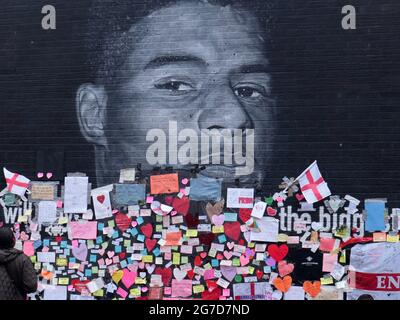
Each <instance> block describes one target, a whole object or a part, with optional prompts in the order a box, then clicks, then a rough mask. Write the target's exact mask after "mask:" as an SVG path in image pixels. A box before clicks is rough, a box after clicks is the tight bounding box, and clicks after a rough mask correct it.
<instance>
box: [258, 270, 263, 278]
mask: <svg viewBox="0 0 400 320" xmlns="http://www.w3.org/2000/svg"><path fill="white" fill-rule="evenodd" d="M263 274H264V273H263V272H262V271H261V270H257V271H256V276H257V279H258V280H260V279H261V278H262V276H263Z"/></svg>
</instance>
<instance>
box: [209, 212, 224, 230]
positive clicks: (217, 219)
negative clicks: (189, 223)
mask: <svg viewBox="0 0 400 320" xmlns="http://www.w3.org/2000/svg"><path fill="white" fill-rule="evenodd" d="M211 221H212V223H214V224H215V225H216V226H217V227H219V226H222V225H223V224H224V221H225V215H223V214H219V215H213V216H212V218H211Z"/></svg>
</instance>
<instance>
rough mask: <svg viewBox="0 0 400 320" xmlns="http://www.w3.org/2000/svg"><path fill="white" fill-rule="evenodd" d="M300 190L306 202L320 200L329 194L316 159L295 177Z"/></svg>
mask: <svg viewBox="0 0 400 320" xmlns="http://www.w3.org/2000/svg"><path fill="white" fill-rule="evenodd" d="M296 180H298V181H299V183H300V190H301V192H302V193H303V195H304V198H305V199H306V201H307V202H308V203H314V202H317V201H321V200H322V199H324V198H326V197H328V196H330V195H331V191H330V190H329V188H328V184H327V183H326V182H325V180H324V178H323V177H322V175H321V172H320V171H319V168H318V165H317V161H314V162H313V163H312V164H311V165H310V166H309V167H308V168H307V169H306V170H304V172H303V173H302V174H301V175H299V176H298V177H297V179H296Z"/></svg>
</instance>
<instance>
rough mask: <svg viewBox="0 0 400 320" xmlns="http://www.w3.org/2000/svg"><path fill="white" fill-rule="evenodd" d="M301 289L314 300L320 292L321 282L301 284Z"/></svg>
mask: <svg viewBox="0 0 400 320" xmlns="http://www.w3.org/2000/svg"><path fill="white" fill-rule="evenodd" d="M303 289H304V291H305V292H307V293H308V294H309V295H310V296H311V297H313V298H315V297H316V296H317V295H318V294H319V293H320V292H321V282H320V281H314V282H311V281H305V282H304V283H303Z"/></svg>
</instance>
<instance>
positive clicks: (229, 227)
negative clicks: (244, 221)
mask: <svg viewBox="0 0 400 320" xmlns="http://www.w3.org/2000/svg"><path fill="white" fill-rule="evenodd" d="M224 232H225V235H226V236H227V237H229V238H231V239H232V240H236V241H237V240H239V237H240V223H239V222H238V221H235V222H227V223H225V224H224Z"/></svg>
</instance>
